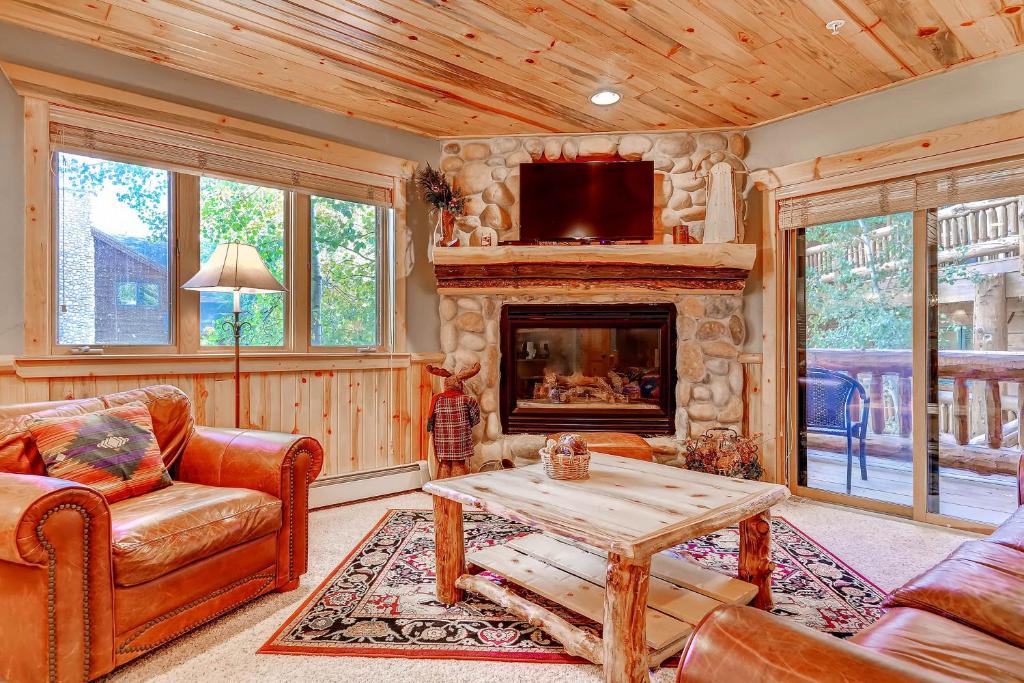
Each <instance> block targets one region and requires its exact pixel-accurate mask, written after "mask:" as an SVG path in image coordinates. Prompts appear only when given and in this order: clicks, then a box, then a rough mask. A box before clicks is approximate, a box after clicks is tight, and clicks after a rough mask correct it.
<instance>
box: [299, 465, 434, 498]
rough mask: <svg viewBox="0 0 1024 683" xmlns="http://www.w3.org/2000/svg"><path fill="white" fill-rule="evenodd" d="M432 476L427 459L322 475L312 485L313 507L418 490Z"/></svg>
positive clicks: (310, 494)
mask: <svg viewBox="0 0 1024 683" xmlns="http://www.w3.org/2000/svg"><path fill="white" fill-rule="evenodd" d="M429 477H430V474H429V471H428V470H427V463H426V462H416V463H412V464H409V465H398V466H396V467H386V468H384V469H379V470H364V471H361V472H349V473H346V474H338V475H335V476H333V477H322V478H320V479H317V480H316V481H314V482H313V483H312V484H310V485H309V507H310V508H314V509H315V508H318V507H326V506H328V505H337V504H339V503H350V502H353V501H357V500H364V499H366V498H375V497H377V496H386V495H388V494H391V493H399V492H402V491H410V490H413V489H418V488H420V487H421V486H423V484H425V483H426V482H427V481H428V479H429Z"/></svg>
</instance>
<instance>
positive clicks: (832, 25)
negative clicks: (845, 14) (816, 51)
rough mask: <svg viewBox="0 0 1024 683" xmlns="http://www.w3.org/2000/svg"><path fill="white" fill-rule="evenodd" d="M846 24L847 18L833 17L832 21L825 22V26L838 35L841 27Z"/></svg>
mask: <svg viewBox="0 0 1024 683" xmlns="http://www.w3.org/2000/svg"><path fill="white" fill-rule="evenodd" d="M844 26H846V20H845V19H833V20H832V21H830V22H828V23H827V24H825V28H827V29H828V30H829V31H832V35H834V36H838V35H839V29H841V28H842V27H844Z"/></svg>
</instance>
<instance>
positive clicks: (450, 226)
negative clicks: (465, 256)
mask: <svg viewBox="0 0 1024 683" xmlns="http://www.w3.org/2000/svg"><path fill="white" fill-rule="evenodd" d="M434 215H435V217H436V218H435V222H434V234H433V236H432V238H431V240H430V248H429V249H428V252H429V253H428V254H427V256H428V260H429V261H430V262H431V263H433V262H434V248H435V247H453V246H455V245H456V244H458V239H457V238H456V237H455V214H453V213H452V212H451V211H447V210H445V209H436V210H435V211H434Z"/></svg>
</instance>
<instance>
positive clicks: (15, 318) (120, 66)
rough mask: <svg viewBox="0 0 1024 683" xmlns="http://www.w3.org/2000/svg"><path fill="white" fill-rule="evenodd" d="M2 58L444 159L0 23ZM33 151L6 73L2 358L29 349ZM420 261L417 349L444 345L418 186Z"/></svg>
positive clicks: (0, 220) (295, 108)
mask: <svg viewBox="0 0 1024 683" xmlns="http://www.w3.org/2000/svg"><path fill="white" fill-rule="evenodd" d="M0 60H3V61H9V62H15V63H18V64H24V65H27V66H31V67H35V68H39V69H45V70H47V71H53V72H57V73H63V74H67V75H70V76H75V77H78V78H82V79H86V80H91V81H96V82H99V83H104V84H107V85H112V86H116V87H121V88H125V89H128V90H133V91H137V92H141V93H144V94H147V95H152V96H155V97H160V98H163V99H167V100H172V101H175V102H180V103H183V104H191V105H194V106H198V107H205V108H207V109H213V110H216V111H222V112H224V113H227V114H233V115H237V116H240V117H244V118H247V119H253V120H256V121H261V122H264V123H268V124H271V125H276V126H281V127H285V128H290V129H293V130H297V131H301V132H306V133H310V134H312V135H318V136H320V137H326V138H331V139H334V140H338V141H340V142H344V143H347V144H350V145H354V146H357V147H362V148H364V149H371V150H374V151H377V152H382V153H384V154H393V155H395V156H400V157H403V158H406V159H412V160H414V161H418V162H426V161H429V162H431V163H436V161H437V157H438V145H437V141H436V140H434V139H432V138H428V137H424V136H421V135H416V134H414V133H409V132H405V131H401V130H397V129H394V128H389V127H387V126H381V125H378V124H374V123H369V122H366V121H359V120H357V119H352V118H348V117H346V116H341V115H338V114H332V113H330V112H326V111H321V110H319V109H314V108H312V107H307V106H305V105H302V104H298V103H294V102H290V101H287V100H283V99H279V98H276V97H271V96H269V95H262V94H259V93H255V92H250V91H248V90H244V89H242V88H237V87H233V86H229V85H225V84H223V83H219V82H216V81H212V80H208V79H205V78H200V77H198V76H193V75H191V74H187V73H184V72H181V71H177V70H175V69H170V68H168V67H164V66H160V65H157V64H150V63H148V62H145V61H142V60H138V59H134V58H131V57H127V56H124V55H119V54H115V53H113V52H109V51H107V50H102V49H99V48H94V47H91V46H88V45H83V44H80V43H75V42H72V41H69V40H63V39H60V38H55V37H53V36H49V35H46V34H43V33H38V32H35V31H30V30H27V29H23V28H20V27H15V26H12V25H10V24H5V23H2V22H0ZM23 166H24V161H23V151H22V107H21V99H20V98H19V97H18V96H17V94H16V93H15V92H14V90H13V89H12V88H11V86H10V84H9V83H8V82H7V80H6V79H4V78H2V77H0V241H2V244H3V245H4V248H3V249H2V250H0V355H2V354H17V353H20V352H21V350H22V321H23V315H22V313H23V312H22V305H23V289H24V287H23V277H24V272H23V271H24V269H23V250H24V238H23V225H24V222H23V206H24V199H23V197H24V190H23V183H24V180H23ZM407 194H408V195H409V197H410V205H409V212H408V222H409V225H410V227H411V228H412V231H413V234H414V236H415V242H416V265H415V267H414V269H413V272H412V274H411V276H410V277H409V280H408V282H407V287H408V289H407V309H408V310H407V320H408V326H409V349H410V350H411V351H436V350H438V348H439V331H438V329H439V323H438V315H437V291H436V286H435V284H434V274H433V270H432V269H431V268H430V264H429V263H427V260H426V245H427V240H428V238H429V232H430V226H429V225H428V221H427V212H426V206H425V205H424V204H423V203H422V202H421V201H420V200H419V199H418V198H416V193H415V192H413V191H412V188H409V191H408V192H407Z"/></svg>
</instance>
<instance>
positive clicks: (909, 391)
mask: <svg viewBox="0 0 1024 683" xmlns="http://www.w3.org/2000/svg"><path fill="white" fill-rule="evenodd" d="M913 398H914V386H913V381H912V380H911V378H910V375H901V376H900V436H902V437H903V438H907V437H908V436H910V430H911V429H912V427H913V419H914V411H913Z"/></svg>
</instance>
